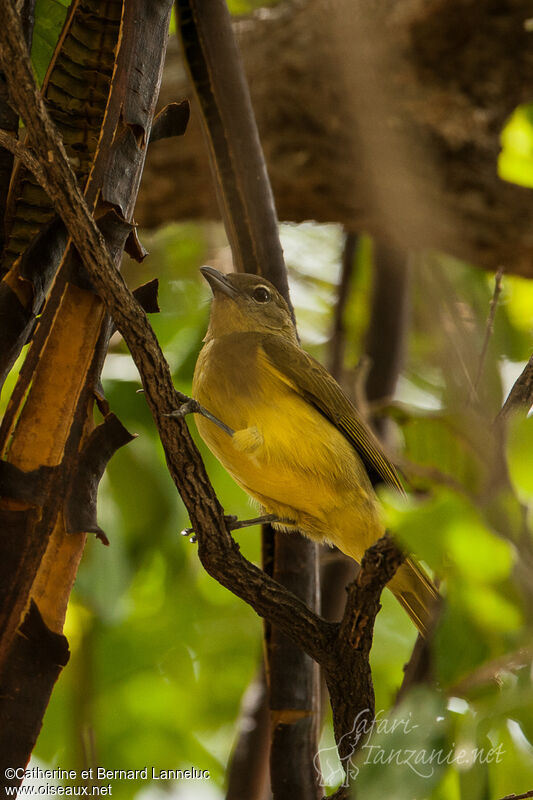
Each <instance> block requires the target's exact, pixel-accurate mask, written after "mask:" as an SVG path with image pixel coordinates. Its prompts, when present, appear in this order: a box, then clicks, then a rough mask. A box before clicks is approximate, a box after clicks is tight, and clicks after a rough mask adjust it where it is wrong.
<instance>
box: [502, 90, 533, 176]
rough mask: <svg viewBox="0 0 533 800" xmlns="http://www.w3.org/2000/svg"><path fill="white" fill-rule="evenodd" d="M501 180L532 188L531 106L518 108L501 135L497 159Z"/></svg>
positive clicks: (532, 127)
mask: <svg viewBox="0 0 533 800" xmlns="http://www.w3.org/2000/svg"><path fill="white" fill-rule="evenodd" d="M498 172H499V175H500V177H501V178H503V179H504V180H506V181H511V182H512V183H518V184H519V185H520V186H527V187H529V188H531V187H533V104H532V103H529V104H528V105H523V106H519V108H517V109H516V111H515V112H514V113H513V114H512V116H511V118H510V120H509V122H508V123H507V125H506V126H505V128H504V130H503V133H502V151H501V153H500V157H499V159H498Z"/></svg>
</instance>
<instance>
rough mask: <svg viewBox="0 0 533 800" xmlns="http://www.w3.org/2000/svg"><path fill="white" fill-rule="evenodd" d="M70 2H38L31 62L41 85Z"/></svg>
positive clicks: (55, 0) (62, 0)
mask: <svg viewBox="0 0 533 800" xmlns="http://www.w3.org/2000/svg"><path fill="white" fill-rule="evenodd" d="M69 5H70V2H69V0H37V1H36V3H35V26H34V29H33V41H32V48H31V60H32V62H33V66H34V69H35V72H36V75H37V80H38V82H39V84H41V83H42V82H43V80H44V76H45V75H46V70H47V69H48V65H49V63H50V60H51V58H52V54H53V52H54V50H55V46H56V44H57V40H58V39H59V34H60V33H61V29H62V27H63V23H64V21H65V17H66V16H67V9H68V7H69Z"/></svg>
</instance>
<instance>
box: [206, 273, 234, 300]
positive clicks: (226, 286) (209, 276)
mask: <svg viewBox="0 0 533 800" xmlns="http://www.w3.org/2000/svg"><path fill="white" fill-rule="evenodd" d="M200 272H201V273H202V275H203V276H204V278H205V279H206V281H207V282H208V284H209V286H210V287H211V291H212V292H213V294H214V295H215V294H217V292H221V293H222V294H225V295H227V296H228V297H231V298H235V297H237V295H238V292H237V290H236V289H235V288H234V287H233V286H232V285H231V283H230V282H229V281H228V279H227V278H226V276H225V275H223V273H222V272H219V271H218V269H214V268H213V267H200Z"/></svg>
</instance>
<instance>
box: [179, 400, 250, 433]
mask: <svg viewBox="0 0 533 800" xmlns="http://www.w3.org/2000/svg"><path fill="white" fill-rule="evenodd" d="M183 397H184V395H183ZM187 414H201V415H202V416H203V417H205V418H206V419H209V420H211V422H214V423H215V425H218V427H219V428H221V429H222V430H223V431H224V432H225V433H227V434H228V436H233V434H234V433H235V431H234V430H233V429H232V428H230V427H229V425H226V423H225V422H222V420H220V419H218V417H215V415H214V414H211V412H210V411H208V410H207V408H204V407H203V405H201V404H200V403H199V402H198V400H195V399H194V398H192V397H189V398H187V399H186V400H184V402H183V403H182V404H181V405H180V406H179V407H178V408H176V409H175V410H174V411H171V412H170V413H169V414H165V417H178V418H181V419H183V417H186V416H187Z"/></svg>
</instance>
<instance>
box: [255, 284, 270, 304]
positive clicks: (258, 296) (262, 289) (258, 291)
mask: <svg viewBox="0 0 533 800" xmlns="http://www.w3.org/2000/svg"><path fill="white" fill-rule="evenodd" d="M252 297H253V298H254V300H255V301H256V303H268V301H269V300H270V291H269V290H268V289H267V287H266V286H256V288H255V289H254V290H253V292H252Z"/></svg>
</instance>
